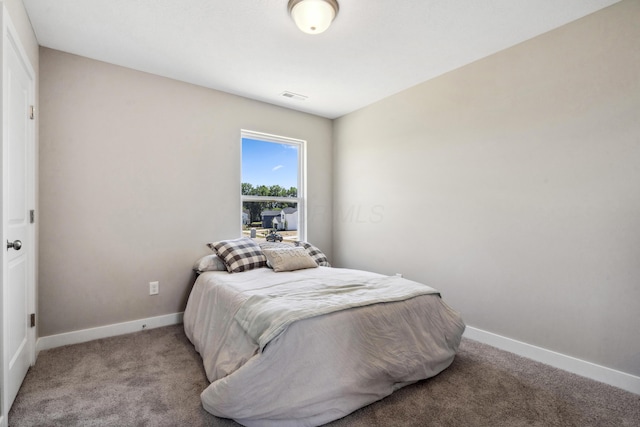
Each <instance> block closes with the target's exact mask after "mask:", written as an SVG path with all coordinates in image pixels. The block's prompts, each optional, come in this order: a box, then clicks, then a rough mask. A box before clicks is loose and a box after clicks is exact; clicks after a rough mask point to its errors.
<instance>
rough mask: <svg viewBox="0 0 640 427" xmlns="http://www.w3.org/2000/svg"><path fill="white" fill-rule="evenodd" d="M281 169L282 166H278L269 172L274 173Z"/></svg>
mask: <svg viewBox="0 0 640 427" xmlns="http://www.w3.org/2000/svg"><path fill="white" fill-rule="evenodd" d="M283 167H284V166H282V165H278V166H276V167H275V168H273V169H271V171H272V172H275V171H277V170H278V169H282V168H283Z"/></svg>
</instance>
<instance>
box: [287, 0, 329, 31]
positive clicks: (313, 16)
mask: <svg viewBox="0 0 640 427" xmlns="http://www.w3.org/2000/svg"><path fill="white" fill-rule="evenodd" d="M288 8H289V14H290V15H291V18H293V21H294V22H295V23H296V25H297V26H298V28H300V31H303V32H305V33H307V34H320V33H322V32H323V31H325V30H326V29H327V28H329V25H331V22H333V19H334V18H335V17H336V15H337V14H338V9H339V7H338V2H337V1H336V0H289V6H288Z"/></svg>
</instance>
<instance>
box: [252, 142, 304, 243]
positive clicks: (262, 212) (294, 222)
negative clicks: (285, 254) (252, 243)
mask: <svg viewBox="0 0 640 427" xmlns="http://www.w3.org/2000/svg"><path fill="white" fill-rule="evenodd" d="M241 136H242V178H241V182H242V188H241V201H242V212H241V215H240V216H241V218H242V234H243V235H244V236H249V237H254V238H255V239H257V240H265V239H277V240H278V241H279V240H280V239H282V241H295V240H305V236H306V214H305V205H306V204H305V185H304V177H305V163H306V162H305V141H302V140H298V139H292V138H285V137H281V136H275V135H267V134H263V133H257V132H251V131H246V130H243V131H242V133H241ZM273 233H276V235H274V234H273Z"/></svg>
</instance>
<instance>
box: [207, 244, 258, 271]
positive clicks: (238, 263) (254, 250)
mask: <svg viewBox="0 0 640 427" xmlns="http://www.w3.org/2000/svg"><path fill="white" fill-rule="evenodd" d="M207 246H209V247H210V248H211V249H213V250H214V251H216V253H217V254H218V256H219V257H220V258H221V259H222V261H223V262H224V264H225V265H226V266H227V271H228V272H229V273H239V272H241V271H247V270H252V269H254V268H260V267H266V265H267V258H266V257H265V256H264V253H263V252H262V249H260V246H258V244H257V243H256V242H254V241H253V240H252V239H250V238H248V237H242V238H240V239H235V240H221V241H219V242H215V243H209V244H208V245H207Z"/></svg>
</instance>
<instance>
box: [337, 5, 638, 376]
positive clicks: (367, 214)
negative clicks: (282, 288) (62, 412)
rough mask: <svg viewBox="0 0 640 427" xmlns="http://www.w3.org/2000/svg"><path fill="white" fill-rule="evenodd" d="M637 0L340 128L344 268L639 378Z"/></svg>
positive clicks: (485, 326) (342, 122)
mask: <svg viewBox="0 0 640 427" xmlns="http://www.w3.org/2000/svg"><path fill="white" fill-rule="evenodd" d="M639 17H640V2H638V1H623V2H621V3H619V4H617V5H615V6H612V7H610V8H608V9H605V10H603V11H601V12H598V13H596V14H594V15H591V16H588V17H586V18H584V19H581V20H579V21H576V22H574V23H572V24H569V25H567V26H564V27H562V28H560V29H558V30H556V31H553V32H550V33H547V34H545V35H542V36H540V37H537V38H535V39H533V40H530V41H528V42H526V43H523V44H521V45H518V46H515V47H514V48H511V49H509V50H506V51H503V52H500V53H498V54H495V55H493V56H491V57H489V58H486V59H483V60H481V61H478V62H476V63H473V64H471V65H469V66H466V67H463V68H461V69H458V70H456V71H454V72H451V73H448V74H446V75H443V76H441V77H439V78H437V79H434V80H432V81H428V82H425V83H423V84H421V85H418V86H416V87H414V88H412V89H409V90H407V91H404V92H402V93H399V94H397V95H395V96H392V97H390V98H388V99H385V100H383V101H381V102H378V103H376V104H373V105H371V106H369V107H367V108H364V109H362V110H360V111H357V112H355V113H352V114H349V115H347V116H345V117H342V118H340V119H338V120H336V122H335V124H334V183H335V185H334V207H335V218H334V262H335V263H336V264H337V265H339V266H348V267H355V268H363V269H369V270H374V271H379V272H382V273H395V272H401V273H404V274H405V276H406V277H408V278H411V279H416V280H419V281H424V282H426V283H428V284H430V285H432V286H434V287H436V288H439V289H440V290H441V291H442V293H443V296H444V298H445V300H446V301H448V302H449V303H450V304H451V305H452V306H453V307H454V308H456V309H457V310H459V311H460V312H461V313H462V315H463V317H464V319H465V320H466V322H467V324H468V325H471V326H474V327H477V328H480V329H482V330H486V331H490V332H494V333H497V334H499V335H503V336H506V337H511V338H514V339H516V340H520V341H524V342H526V343H529V344H533V345H536V346H540V347H543V348H547V349H550V350H554V351H557V352H560V353H563V354H566V355H571V356H575V357H578V358H580V359H583V360H587V361H591V362H594V363H597V364H601V365H604V366H607V367H610V368H613V369H617V370H620V371H623V372H627V373H630V374H633V375H636V376H637V375H640V340H639V339H638V325H639V324H640V314H639V313H640V137H639V135H640V78H639V76H640V44H639V43H638V40H640V26H638V19H639Z"/></svg>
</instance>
